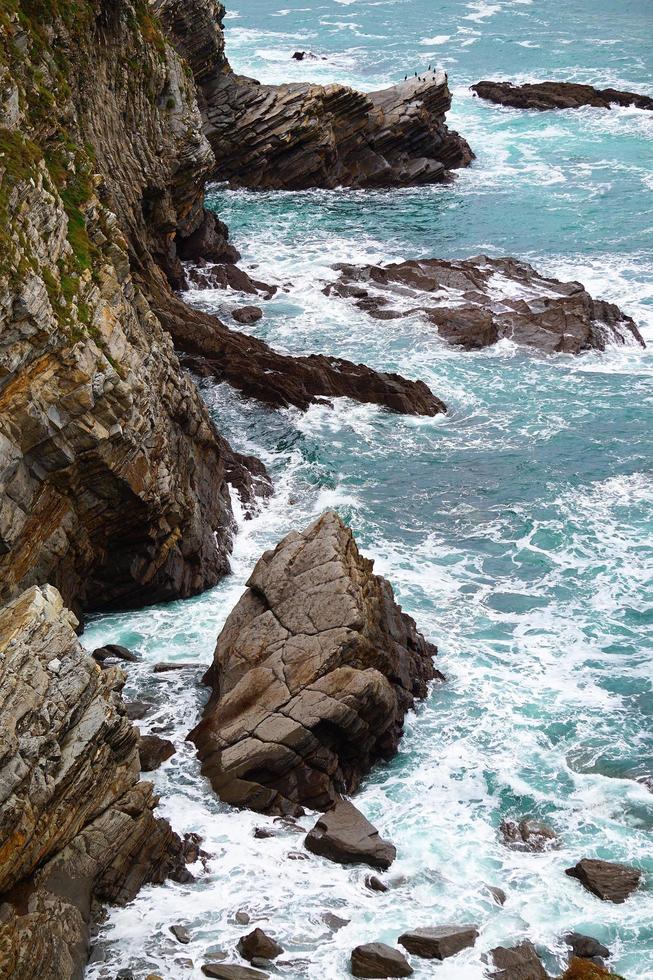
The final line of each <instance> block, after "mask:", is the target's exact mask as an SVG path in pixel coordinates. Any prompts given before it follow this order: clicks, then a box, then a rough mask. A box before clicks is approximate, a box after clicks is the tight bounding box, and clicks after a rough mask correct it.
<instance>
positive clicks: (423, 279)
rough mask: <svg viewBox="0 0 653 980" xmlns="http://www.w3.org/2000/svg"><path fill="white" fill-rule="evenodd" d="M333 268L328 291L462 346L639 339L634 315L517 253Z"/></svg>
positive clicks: (558, 348)
mask: <svg viewBox="0 0 653 980" xmlns="http://www.w3.org/2000/svg"><path fill="white" fill-rule="evenodd" d="M335 268H336V269H337V270H339V272H340V277H339V279H338V280H337V281H336V282H335V283H331V284H330V285H329V286H327V287H326V288H325V290H324V291H325V292H326V293H327V295H330V294H333V295H336V296H344V297H346V298H349V299H352V300H353V302H354V303H355V304H356V305H357V306H358V307H359V308H360V309H363V310H366V311H367V312H368V313H369V315H370V316H373V317H375V318H376V319H379V320H394V319H398V318H401V317H406V316H413V315H416V314H417V315H419V316H422V317H424V318H425V319H426V320H428V322H429V323H431V324H433V326H434V328H435V329H436V330H437V332H438V334H439V336H440V337H442V338H443V339H444V340H446V341H448V342H449V343H451V344H454V345H456V346H458V347H463V348H464V349H465V350H476V349H478V348H482V347H489V346H491V345H492V344H495V343H496V342H497V341H498V340H501V339H503V338H506V339H508V340H511V341H513V342H514V343H516V344H519V345H521V346H524V347H527V348H532V349H535V350H540V351H543V352H545V353H554V352H562V353H568V354H579V353H581V352H582V351H586V350H604V349H605V347H606V345H608V344H625V343H636V344H641V346H642V347H643V346H644V341H643V340H642V337H641V335H640V333H639V331H638V329H637V327H636V325H635V323H634V321H633V320H632V319H631V318H630V317H629V316H626V314H625V313H622V312H621V310H620V309H619V308H618V307H617V306H615V305H614V304H613V303H606V302H605V301H603V300H595V299H592V297H591V296H590V294H589V293H588V292H587V291H586V289H585V288H584V287H583V286H582V284H581V283H579V282H560V281H558V280H557V279H550V278H547V277H546V276H541V275H540V274H539V273H538V272H536V270H535V269H534V268H533V267H532V266H531V265H529V264H528V263H527V262H519V261H517V260H516V259H511V258H505V259H492V258H488V256H487V255H477V256H475V257H473V258H470V259H464V260H453V261H447V260H445V259H422V260H415V261H409V262H400V263H392V264H390V265H387V266H383V267H379V266H374V265H366V266H355V265H346V264H340V265H338V266H336V267H335Z"/></svg>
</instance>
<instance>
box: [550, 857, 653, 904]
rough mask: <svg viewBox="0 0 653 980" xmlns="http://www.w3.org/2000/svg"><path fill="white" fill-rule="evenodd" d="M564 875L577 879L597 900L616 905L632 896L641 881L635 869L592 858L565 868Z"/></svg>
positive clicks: (639, 873)
mask: <svg viewBox="0 0 653 980" xmlns="http://www.w3.org/2000/svg"><path fill="white" fill-rule="evenodd" d="M565 874H567V875H569V877H570V878H577V879H578V881H580V883H581V885H583V887H584V888H586V889H587V890H588V891H589V892H592V894H593V895H596V896H597V898H600V899H602V900H603V901H604V902H615V903H616V904H618V905H620V904H621V903H622V902H625V901H626V899H627V898H628V897H629V896H630V895H632V893H633V892H634V891H635V890H636V889H637V888H638V886H639V883H640V881H641V879H642V872H641V871H638V869H637V868H631V867H630V866H629V865H627V864H617V863H615V862H613V861H599V860H596V859H593V858H583V860H582V861H579V862H578V864H575V865H574V867H573V868H567V870H566V871H565Z"/></svg>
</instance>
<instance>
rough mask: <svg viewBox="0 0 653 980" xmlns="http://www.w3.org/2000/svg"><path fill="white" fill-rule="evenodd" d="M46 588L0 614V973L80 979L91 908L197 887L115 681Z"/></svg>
mask: <svg viewBox="0 0 653 980" xmlns="http://www.w3.org/2000/svg"><path fill="white" fill-rule="evenodd" d="M76 626H77V620H76V619H75V617H74V616H73V615H72V613H70V612H69V611H68V610H66V609H65V608H64V606H63V602H62V599H61V596H60V595H59V593H58V592H57V591H56V590H55V589H54V588H52V587H51V586H44V587H43V588H38V587H36V586H33V587H32V588H31V589H28V590H27V591H26V592H25V593H23V594H22V595H21V596H19V597H18V598H16V599H14V600H13V601H12V602H11V603H9V604H8V605H7V606H6V607H5V608H4V609H2V610H0V892H1V893H2V894H3V901H4V903H5V904H4V905H3V911H2V915H1V916H0V974H2V976H15V977H42V978H43V980H68V978H81V977H82V975H83V972H84V966H85V963H86V958H87V956H88V951H89V928H90V924H91V918H92V913H93V909H94V907H95V906H96V904H97V903H101V902H115V903H118V904H125V903H127V902H129V901H131V900H132V899H133V898H134V896H135V895H136V893H137V891H138V889H139V888H140V886H141V885H142V884H144V883H145V882H148V881H149V882H154V883H158V882H162V881H164V880H165V879H166V878H167V877H169V876H170V877H173V878H175V880H178V881H192V875H191V874H190V873H189V872H188V871H187V869H186V867H185V863H184V854H183V850H184V849H183V844H182V842H181V840H180V839H179V838H178V837H177V835H176V834H174V833H173V832H172V830H171V828H170V826H169V824H168V823H167V821H165V820H163V819H156V818H155V816H154V814H153V810H154V808H155V806H156V803H157V800H156V797H155V796H154V794H153V791H152V785H151V784H150V783H142V782H138V779H139V764H138V732H137V731H136V729H135V728H134V727H133V726H132V725H131V723H130V722H129V720H128V719H127V718H126V716H125V714H124V712H123V711H122V706H121V703H120V695H119V693H118V692H119V689H120V687H121V686H122V682H123V680H124V675H122V673H121V672H120V670H119V669H118V668H109V669H107V670H104V671H102V670H101V669H100V667H99V666H98V665H97V663H96V662H95V661H94V660H93V659H92V658H91V657H89V656H87V655H86V654H85V653H84V651H83V650H82V648H81V646H80V644H79V641H78V639H77V637H76V635H75V627H76Z"/></svg>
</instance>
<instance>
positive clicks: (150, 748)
mask: <svg viewBox="0 0 653 980" xmlns="http://www.w3.org/2000/svg"><path fill="white" fill-rule="evenodd" d="M174 754H175V746H174V742H171V741H170V739H167V738H160V736H159V735H141V737H140V741H139V743H138V755H139V757H140V760H141V772H154V770H155V769H158V768H159V766H160V765H161V763H163V762H165V761H166V759H169V758H170V757H171V756H173V755H174Z"/></svg>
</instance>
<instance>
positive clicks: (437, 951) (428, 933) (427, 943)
mask: <svg viewBox="0 0 653 980" xmlns="http://www.w3.org/2000/svg"><path fill="white" fill-rule="evenodd" d="M478 936H479V931H478V928H477V927H476V926H435V927H430V928H426V929H413V930H412V931H410V932H404V933H403V935H401V936H400V937H399V939H398V942H399V943H400V944H401V945H402V946H403V947H404V949H407V950H408V952H409V953H412V954H413V955H415V956H421V957H422V958H423V959H428V960H445V959H447V958H448V957H449V956H455V954H456V953H459V952H460V951H461V950H462V949H467V948H468V947H469V946H473V945H474V943H475V942H476V940H477V939H478Z"/></svg>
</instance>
